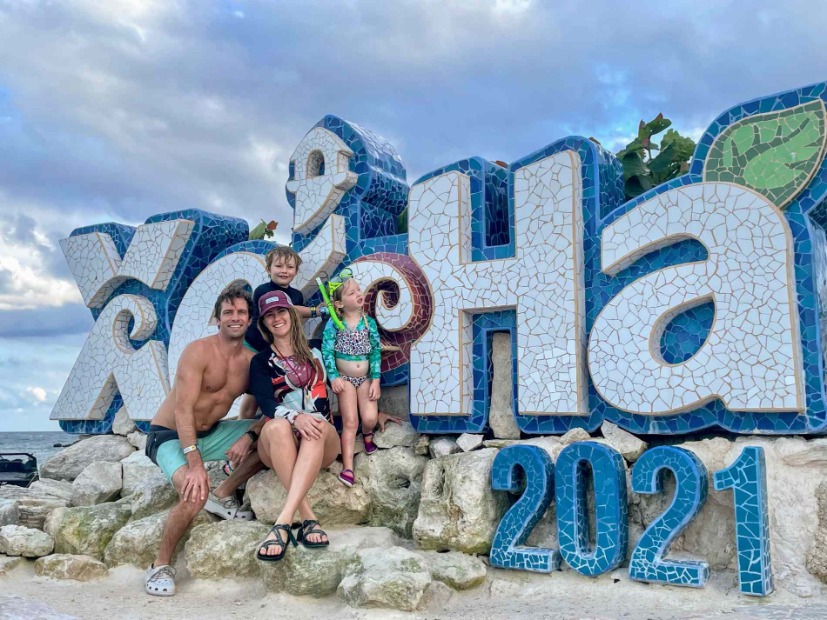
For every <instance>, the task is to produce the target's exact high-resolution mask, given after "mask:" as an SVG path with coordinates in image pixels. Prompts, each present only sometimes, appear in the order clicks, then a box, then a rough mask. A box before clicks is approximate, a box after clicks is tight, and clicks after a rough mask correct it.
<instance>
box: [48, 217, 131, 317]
mask: <svg viewBox="0 0 827 620" xmlns="http://www.w3.org/2000/svg"><path fill="white" fill-rule="evenodd" d="M60 248H61V249H62V250H63V255H64V256H65V257H66V262H67V263H68V264H69V270H70V271H71V272H72V277H74V279H75V282H76V283H77V285H78V289H79V290H80V294H81V295H82V296H83V303H85V304H86V307H87V308H99V307H100V306H102V305H103V303H104V302H105V301H106V300H107V298H108V297H109V295H111V294H112V291H114V290H115V288H116V287H117V286H118V284H120V282H119V281H116V280H115V276H117V274H118V271H120V268H121V257H120V255H119V254H118V250H117V248H116V247H115V242H114V241H112V237H110V236H109V235H107V234H105V233H99V232H93V233H88V234H85V235H76V236H74V237H69V238H67V239H61V240H60Z"/></svg>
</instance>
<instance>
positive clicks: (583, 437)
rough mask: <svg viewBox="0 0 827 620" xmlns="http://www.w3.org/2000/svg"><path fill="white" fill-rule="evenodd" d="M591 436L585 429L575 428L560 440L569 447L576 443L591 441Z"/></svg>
mask: <svg viewBox="0 0 827 620" xmlns="http://www.w3.org/2000/svg"><path fill="white" fill-rule="evenodd" d="M591 438H592V437H591V435H589V434H588V433H587V432H586V431H585V430H584V429H582V428H573V429H571V430H570V431H568V432H567V433H566V434H565V435H563V436H562V437H561V438H560V441H561V442H562V443H563V444H564V445H569V444H571V443H574V442H575V441H589V440H590V439H591Z"/></svg>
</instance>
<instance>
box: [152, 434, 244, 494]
mask: <svg viewBox="0 0 827 620" xmlns="http://www.w3.org/2000/svg"><path fill="white" fill-rule="evenodd" d="M254 422H255V420H222V421H221V422H218V423H217V424H216V425H215V426H213V427H212V428H210V429H208V430H206V431H199V432H198V433H197V437H198V439H197V442H196V443H197V444H198V449H199V450H200V451H201V460H202V461H204V462H205V463H206V462H208V461H224V460H226V459H227V450H229V449H230V446H232V445H233V444H234V443H235V442H236V441H237V440H238V438H239V437H241V436H242V435H243V434H244V433H246V432H247V431H248V430H250V427H251V426H252V425H253V423H254ZM146 455H147V456H148V457H149V458H150V459H151V460H152V462H153V463H155V464H156V465H158V467H160V468H161V471H163V472H164V476H166V479H167V480H169V481H170V482H172V475H173V474H174V473H175V472H176V471H178V469H180V468H181V467H183V466H184V465H186V464H187V457H186V456H184V451H183V449H182V448H181V442H180V441H179V440H178V431H176V430H174V429H170V428H166V427H164V426H158V425H156V424H152V425H151V426H150V427H149V433H147V436H146Z"/></svg>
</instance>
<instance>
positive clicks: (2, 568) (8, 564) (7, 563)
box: [0, 555, 23, 577]
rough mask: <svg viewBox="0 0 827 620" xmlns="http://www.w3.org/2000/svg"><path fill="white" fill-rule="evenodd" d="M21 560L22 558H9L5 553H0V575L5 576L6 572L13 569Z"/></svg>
mask: <svg viewBox="0 0 827 620" xmlns="http://www.w3.org/2000/svg"><path fill="white" fill-rule="evenodd" d="M22 561H23V558H21V557H20V556H16V557H13V558H10V557H8V556H5V555H0V577H5V575H6V573H8V572H9V571H13V570H14V569H15V568H17V566H18V565H19V564H20V563H21V562H22Z"/></svg>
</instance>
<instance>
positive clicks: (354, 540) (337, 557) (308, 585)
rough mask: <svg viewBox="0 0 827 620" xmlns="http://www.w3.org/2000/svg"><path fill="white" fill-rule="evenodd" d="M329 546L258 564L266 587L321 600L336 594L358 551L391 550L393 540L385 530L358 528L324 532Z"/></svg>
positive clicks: (296, 549)
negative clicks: (379, 548) (370, 549)
mask: <svg viewBox="0 0 827 620" xmlns="http://www.w3.org/2000/svg"><path fill="white" fill-rule="evenodd" d="M325 529H326V531H327V534H328V538H329V539H330V545H329V546H328V547H326V548H324V549H308V548H306V547H304V546H303V545H301V544H299V546H298V547H292V546H291V547H290V549H289V550H288V551H287V554H286V555H285V557H284V559H283V560H281V561H279V562H271V563H263V562H260V563H259V564H260V573H261V577H262V580H263V581H264V584H265V587H266V588H267V589H268V590H270V591H273V592H287V593H288V594H292V595H294V596H312V597H315V598H320V597H323V596H328V595H330V594H333V593H334V592H336V589H337V587H338V586H339V583H340V582H341V581H342V578H343V577H344V574H345V569H346V568H347V566H348V565H349V564H351V563H353V562H354V560H355V558H356V552H357V551H358V550H359V549H364V548H372V547H381V548H390V547H393V546H394V544H395V541H396V537H395V536H394V534H393V532H391V531H390V530H389V529H387V528H375V527H359V528H351V529H346V530H331V529H329V528H325Z"/></svg>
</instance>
